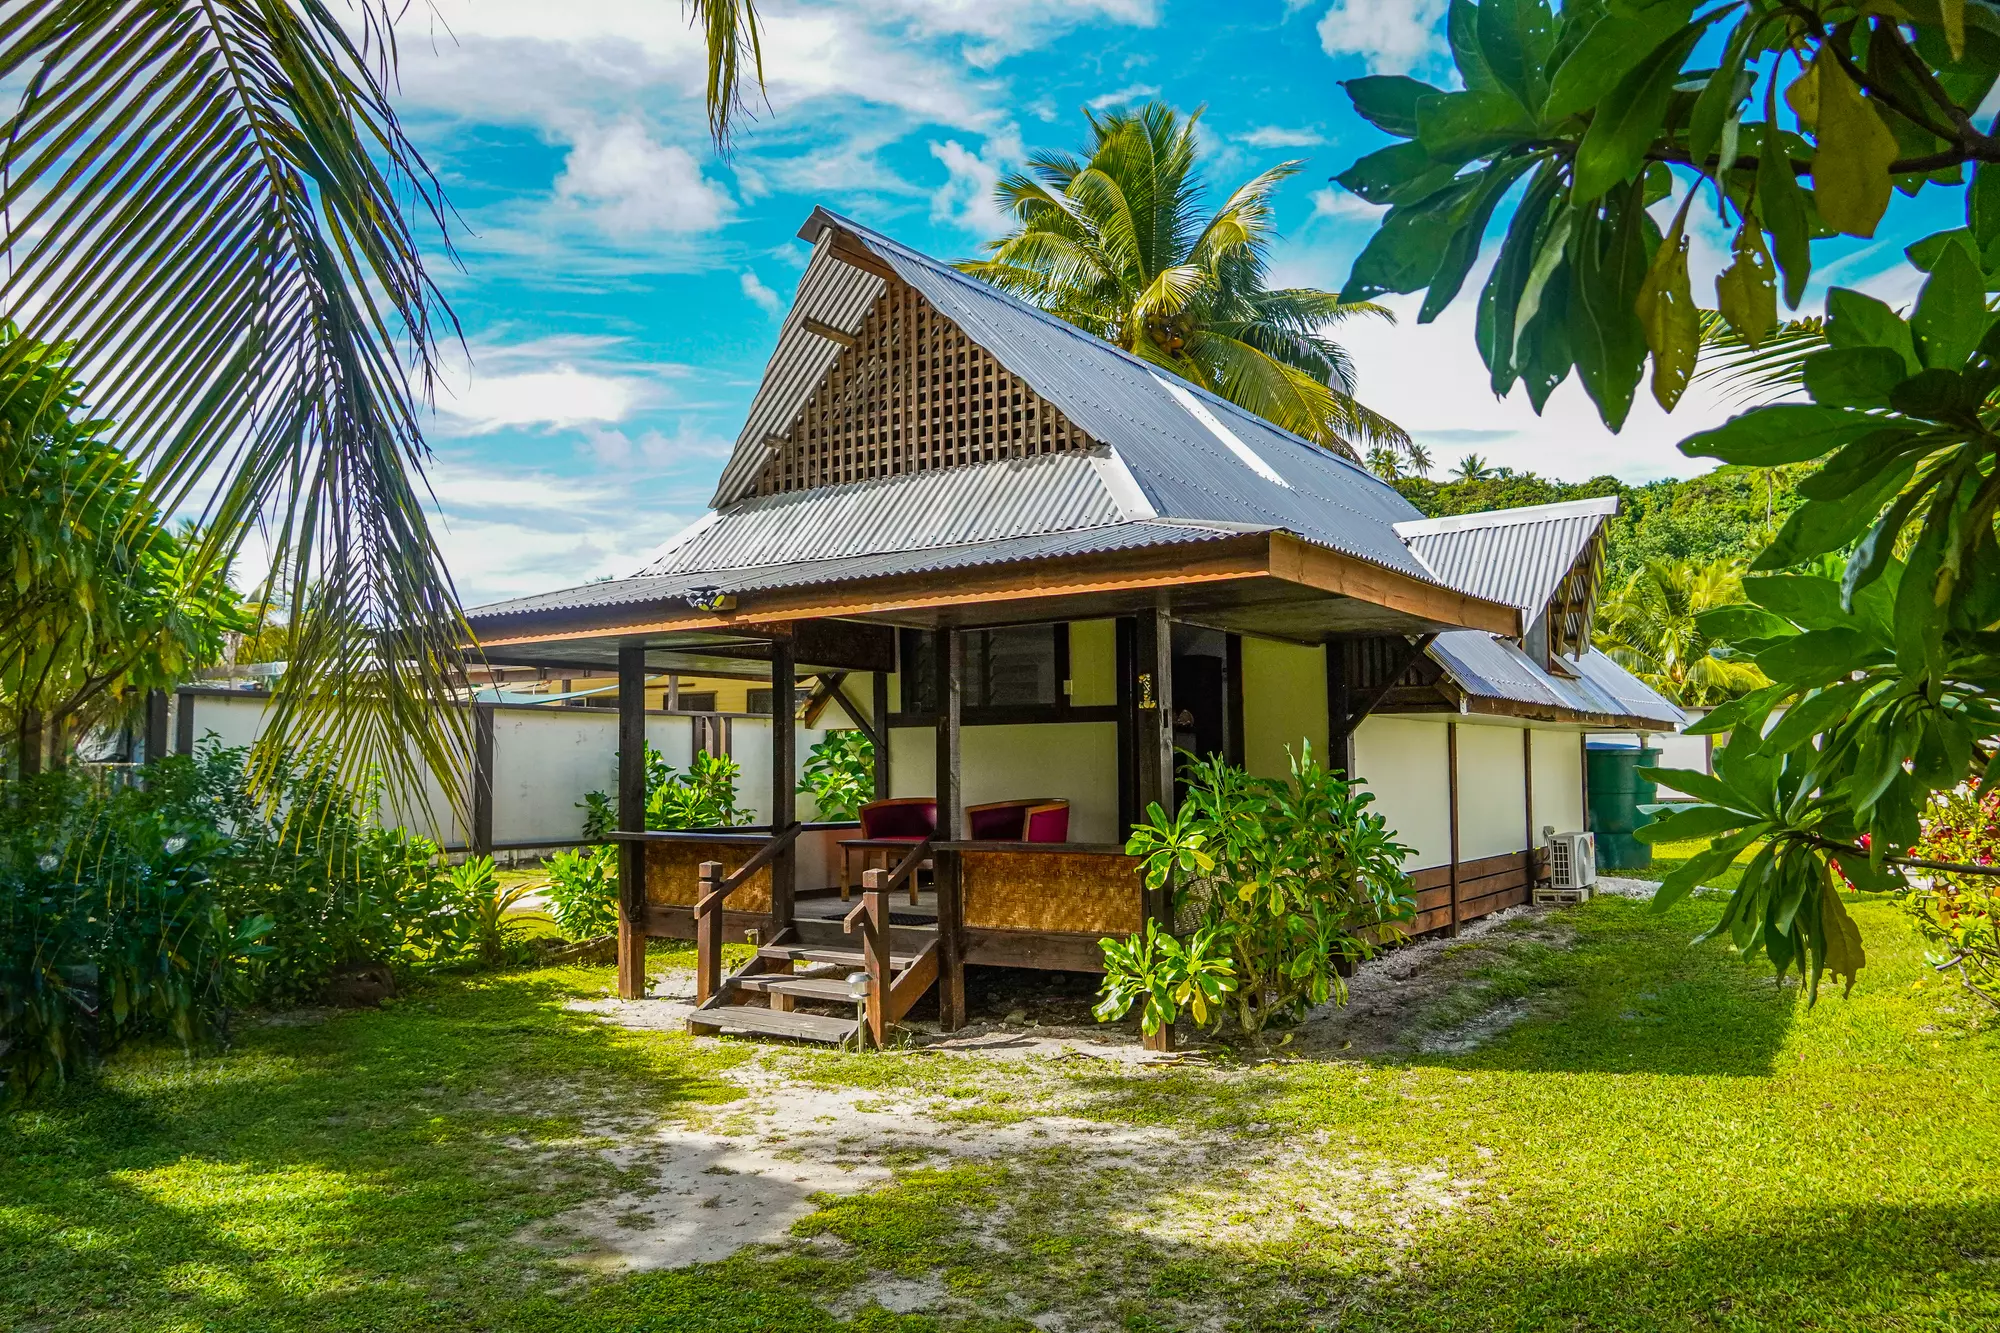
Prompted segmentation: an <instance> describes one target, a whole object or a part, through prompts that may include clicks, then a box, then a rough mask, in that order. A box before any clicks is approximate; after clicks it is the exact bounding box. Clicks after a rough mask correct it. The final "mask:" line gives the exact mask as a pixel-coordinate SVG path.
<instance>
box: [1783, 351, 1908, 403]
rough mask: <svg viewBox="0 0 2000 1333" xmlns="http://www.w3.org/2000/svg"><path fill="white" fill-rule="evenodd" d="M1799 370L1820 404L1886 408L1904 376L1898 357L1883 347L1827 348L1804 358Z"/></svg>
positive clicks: (1904, 369)
mask: <svg viewBox="0 0 2000 1333" xmlns="http://www.w3.org/2000/svg"><path fill="white" fill-rule="evenodd" d="M1799 370H1800V374H1801V377H1802V378H1803V379H1804V381H1805V386H1806V392H1807V393H1809V394H1811V395H1812V400H1813V401H1814V402H1815V403H1818V404H1819V405H1820V406H1821V407H1878V408H1879V407H1887V406H1888V405H1889V394H1890V392H1891V391H1892V390H1894V389H1895V387H1896V386H1897V385H1898V384H1901V383H1902V382H1903V380H1904V379H1905V378H1906V377H1907V375H1908V370H1907V368H1906V367H1905V366H1904V365H1903V358H1902V356H1901V355H1900V354H1898V353H1896V352H1892V351H1890V350H1889V349H1888V348H1886V347H1829V348H1827V349H1826V350H1825V351H1823V352H1814V353H1813V354H1812V355H1811V356H1808V357H1806V358H1805V360H1803V361H1801V362H1800V363H1799Z"/></svg>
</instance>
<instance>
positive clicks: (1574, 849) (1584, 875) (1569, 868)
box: [1535, 831, 1597, 903]
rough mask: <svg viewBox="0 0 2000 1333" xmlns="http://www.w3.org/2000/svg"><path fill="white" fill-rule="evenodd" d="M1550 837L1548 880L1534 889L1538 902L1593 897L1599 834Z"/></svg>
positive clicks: (1557, 834) (1552, 833) (1550, 835)
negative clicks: (1591, 891)
mask: <svg viewBox="0 0 2000 1333" xmlns="http://www.w3.org/2000/svg"><path fill="white" fill-rule="evenodd" d="M1548 839H1549V883H1548V887H1547V888H1546V889H1537V890H1536V891H1535V901H1536V902H1538V903H1576V902H1583V901H1584V900H1586V899H1588V898H1589V897H1590V890H1591V886H1593V885H1594V884H1596V883H1597V835H1596V834H1594V833H1556V832H1553V831H1551V832H1550V833H1549V835H1548Z"/></svg>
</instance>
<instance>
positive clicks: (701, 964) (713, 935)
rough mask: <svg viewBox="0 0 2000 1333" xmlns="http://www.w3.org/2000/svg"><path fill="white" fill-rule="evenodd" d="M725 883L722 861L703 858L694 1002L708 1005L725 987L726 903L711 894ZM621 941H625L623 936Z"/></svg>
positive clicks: (696, 885) (696, 916)
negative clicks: (723, 983)
mask: <svg viewBox="0 0 2000 1333" xmlns="http://www.w3.org/2000/svg"><path fill="white" fill-rule="evenodd" d="M720 883H722V862H720V861H703V862H702V863H701V867H700V869H699V870H698V871H697V872H696V874H695V881H694V1002H695V1003H696V1004H707V1003H708V1002H709V1000H710V999H711V998H712V997H713V996H714V995H715V993H716V992H717V991H719V990H721V989H722V904H721V903H710V902H709V896H710V895H711V894H713V893H714V892H715V888H716V886H717V885H718V884H720ZM620 941H621V942H622V941H623V937H622V935H621V937H620Z"/></svg>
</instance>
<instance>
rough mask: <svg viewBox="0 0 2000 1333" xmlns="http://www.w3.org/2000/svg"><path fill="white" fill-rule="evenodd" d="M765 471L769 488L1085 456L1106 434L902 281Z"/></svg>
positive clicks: (779, 443) (762, 477) (778, 443)
mask: <svg viewBox="0 0 2000 1333" xmlns="http://www.w3.org/2000/svg"><path fill="white" fill-rule="evenodd" d="M813 331H814V332H815V333H818V334H820V335H821V336H822V337H830V338H833V339H834V340H835V341H837V342H841V343H843V344H845V345H844V346H843V347H842V349H841V351H840V355H839V356H838V357H837V358H835V360H834V363H833V365H832V367H831V368H829V369H828V370H827V372H826V374H825V375H823V376H821V378H820V382H819V385H818V387H816V388H815V389H814V390H813V391H812V393H811V394H810V395H809V396H808V397H807V399H806V402H805V406H804V407H802V408H801V409H800V410H799V414H798V415H797V416H796V417H794V418H793V420H792V423H791V425H790V427H789V428H787V429H786V430H785V432H784V433H783V434H782V435H773V436H771V437H769V439H768V440H767V441H766V443H767V444H768V445H769V446H770V449H771V455H770V458H769V459H768V460H767V461H766V462H765V464H764V468H763V471H762V472H760V473H759V474H758V476H757V487H756V491H757V494H759V495H774V494H777V493H779V492H782V491H802V490H811V489H813V488H814V487H819V486H837V485H840V484H842V483H844V482H851V481H866V480H868V479H870V478H873V477H893V476H901V475H903V474H905V473H911V472H931V471H935V470H937V469H939V468H948V467H960V466H964V465H966V464H971V463H990V462H993V461H995V460H997V459H1003V458H1028V457H1032V456H1034V455H1037V454H1057V453H1076V452H1081V451H1082V450H1085V449H1088V448H1090V447H1092V446H1093V445H1094V444H1095V443H1096V441H1094V440H1092V439H1091V438H1090V437H1089V436H1088V435H1085V434H1084V433H1083V432H1082V431H1080V430H1078V429H1077V428H1076V426H1075V425H1074V424H1072V423H1071V421H1070V420H1069V418H1068V417H1066V416H1064V415H1063V414H1062V412H1061V411H1060V410H1059V409H1058V408H1056V407H1055V406H1054V405H1053V404H1052V403H1050V402H1049V401H1048V400H1046V399H1044V398H1042V397H1041V396H1040V395H1039V394H1037V393H1035V391H1034V390H1032V389H1030V388H1029V387H1028V386H1027V384H1026V383H1025V382H1023V381H1022V379H1021V378H1020V377H1019V376H1018V375H1014V374H1011V373H1009V372H1008V370H1007V368H1006V367H1005V366H1002V365H1001V364H1000V362H999V361H998V360H997V359H995V358H994V356H993V354H992V353H991V352H988V351H987V350H986V349H985V348H984V347H981V346H980V345H979V344H978V343H976V342H974V341H973V340H972V339H970V338H968V337H967V336H966V335H965V332H964V330H962V329H961V328H959V326H958V325H957V324H955V323H954V322H952V321H951V320H950V319H948V318H946V317H945V316H944V315H942V314H940V313H939V312H938V310H937V308H936V307H934V306H932V305H931V303H930V302H929V301H926V300H925V299H924V298H923V296H922V294H920V293H919V292H918V291H917V290H916V289H915V288H913V287H911V286H909V285H908V284H907V283H904V282H901V281H898V280H894V279H891V280H889V281H887V282H885V283H884V284H883V288H882V294H881V296H880V297H878V298H877V299H876V302H875V304H874V305H873V306H872V307H871V308H870V309H869V311H868V314H867V316H866V317H865V318H864V319H863V320H862V323H861V329H860V331H859V332H857V333H854V334H846V333H843V332H841V331H840V330H838V329H833V328H830V327H818V328H814V330H813Z"/></svg>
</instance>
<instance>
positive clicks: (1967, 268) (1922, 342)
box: [1910, 244, 1991, 370]
mask: <svg viewBox="0 0 2000 1333" xmlns="http://www.w3.org/2000/svg"><path fill="white" fill-rule="evenodd" d="M1990 322H1991V321H1990V317H1989V316H1988V314H1987V312H1986V275H1985V274H1984V273H1983V272H1981V270H1980V267H1979V261H1978V260H1977V259H1975V258H1973V256H1972V252H1971V250H1970V249H1968V248H1967V247H1966V246H1965V245H1963V244H1954V245H1948V246H1946V247H1945V250H1944V253H1943V254H1941V255H1939V256H1938V260H1937V263H1936V264H1935V265H1934V266H1933V267H1932V269H1931V275H1930V277H1929V278H1927V279H1925V281H1924V286H1923V290H1922V291H1921V292H1919V293H1918V294H1917V306H1916V309H1915V310H1913V311H1911V312H1910V332H1911V333H1912V334H1913V335H1915V338H1916V346H1917V357H1918V359H1919V360H1921V361H1922V362H1923V363H1924V364H1925V365H1926V366H1932V367H1939V368H1944V369H1953V370H1955V369H1957V368H1958V367H1959V366H1962V365H1964V364H1965V360H1966V358H1967V357H1969V356H1971V355H1972V352H1973V349H1974V348H1976V347H1978V346H1979V340H1980V339H1981V338H1983V337H1985V336H1986V326H1987V324H1988V323H1990Z"/></svg>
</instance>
